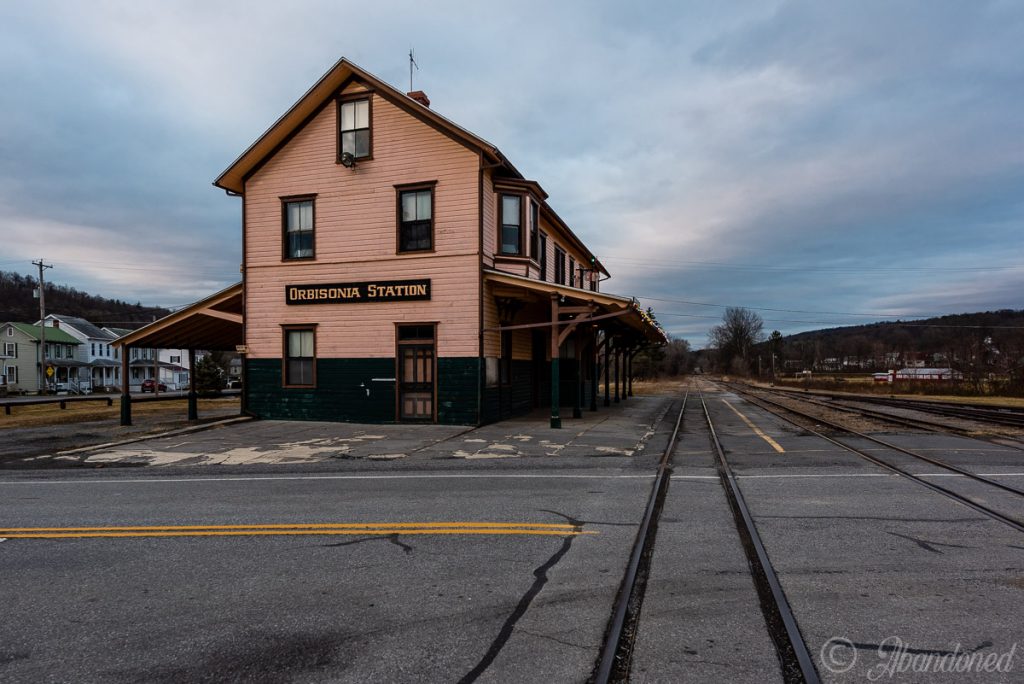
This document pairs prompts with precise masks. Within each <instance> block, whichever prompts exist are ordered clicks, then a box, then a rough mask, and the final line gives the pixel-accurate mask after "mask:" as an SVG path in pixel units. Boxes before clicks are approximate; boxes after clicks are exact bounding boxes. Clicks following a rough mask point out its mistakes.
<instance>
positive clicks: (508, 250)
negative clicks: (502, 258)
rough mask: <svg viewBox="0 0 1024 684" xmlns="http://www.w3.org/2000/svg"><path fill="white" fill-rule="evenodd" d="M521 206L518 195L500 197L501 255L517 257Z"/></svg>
mask: <svg viewBox="0 0 1024 684" xmlns="http://www.w3.org/2000/svg"><path fill="white" fill-rule="evenodd" d="M522 206H523V198H522V197H520V196H519V195H502V196H501V253H502V254H512V255H518V254H522V253H523V249H522Z"/></svg>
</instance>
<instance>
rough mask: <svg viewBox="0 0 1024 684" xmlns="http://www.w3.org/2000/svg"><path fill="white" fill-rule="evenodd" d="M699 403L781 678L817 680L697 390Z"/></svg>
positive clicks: (702, 398) (784, 679)
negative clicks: (776, 657)
mask: <svg viewBox="0 0 1024 684" xmlns="http://www.w3.org/2000/svg"><path fill="white" fill-rule="evenodd" d="M700 404H701V408H702V409H703V411H704V418H705V420H706V421H707V426H708V431H709V432H710V435H711V445H712V446H713V447H714V450H715V456H716V461H715V465H716V467H717V469H718V476H719V479H720V480H721V482H722V487H723V488H724V489H725V494H726V498H727V499H728V501H729V507H730V508H731V509H732V512H733V518H734V520H735V521H736V529H737V531H738V532H739V535H740V541H741V542H742V544H743V549H744V552H745V553H746V555H747V563H748V564H749V565H750V569H751V573H752V575H753V579H754V586H755V587H756V588H757V593H758V596H759V597H760V599H761V612H762V614H763V615H764V619H765V623H766V624H767V625H768V631H769V634H770V636H771V637H772V642H773V643H774V646H775V652H776V654H777V655H778V657H779V664H780V666H781V668H782V678H783V681H785V682H793V683H796V682H806V683H807V684H817V683H818V682H820V681H821V680H820V679H819V677H818V672H817V670H816V669H815V667H814V659H813V658H812V657H811V654H810V651H809V650H808V648H807V644H806V643H805V642H804V639H803V636H802V635H801V634H800V628H799V626H798V625H797V622H796V617H794V615H793V610H792V608H790V606H789V601H788V599H787V598H786V594H785V593H784V592H783V591H782V585H781V584H780V583H779V578H778V575H777V574H776V573H775V569H774V567H772V563H771V560H770V559H769V557H768V552H767V551H766V550H765V548H764V542H762V541H761V535H760V534H759V533H758V531H757V527H756V526H755V525H754V518H753V516H752V515H751V513H750V509H749V508H748V507H747V503H746V500H745V499H744V498H743V492H742V491H740V488H739V485H738V484H737V482H736V475H735V473H733V470H732V466H731V465H730V464H729V459H728V458H727V457H726V455H725V450H724V449H723V448H722V443H721V442H720V441H719V440H718V433H717V432H716V431H715V425H714V423H713V422H712V420H711V414H710V413H709V412H708V407H707V404H706V403H705V401H704V394H703V392H701V394H700Z"/></svg>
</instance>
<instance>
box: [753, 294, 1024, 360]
mask: <svg viewBox="0 0 1024 684" xmlns="http://www.w3.org/2000/svg"><path fill="white" fill-rule="evenodd" d="M768 344H769V343H768V342H764V343H762V344H761V345H758V348H759V352H760V353H766V352H769V349H768ZM779 346H780V347H781V349H776V350H775V352H776V354H777V357H776V358H777V359H779V360H782V361H788V362H789V365H790V366H791V367H794V366H800V367H802V368H806V369H811V368H819V369H829V370H831V369H835V370H838V369H839V367H850V366H854V367H860V368H862V369H864V370H870V369H883V368H887V367H891V366H894V365H899V363H906V362H909V361H917V362H918V363H925V364H927V365H952V366H955V367H960V368H965V367H968V366H970V367H975V368H977V369H978V370H979V371H980V370H981V369H982V368H984V369H987V370H989V371H992V372H998V371H1001V372H1014V369H1016V368H1019V367H1020V365H1021V363H1022V362H1024V310H1013V309H1003V310H999V311H982V312H978V313H964V314H952V315H948V316H938V317H935V318H926V319H920V320H914V321H886V322H882V323H869V324H866V325H851V326H845V327H841V328H825V329H821V330H810V331H807V332H802V333H796V334H794V335H787V336H785V337H783V339H782V343H781V345H779Z"/></svg>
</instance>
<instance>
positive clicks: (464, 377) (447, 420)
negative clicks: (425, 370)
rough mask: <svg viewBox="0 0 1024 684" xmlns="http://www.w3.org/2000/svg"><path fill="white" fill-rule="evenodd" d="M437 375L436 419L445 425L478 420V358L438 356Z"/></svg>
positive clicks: (470, 422) (462, 423)
mask: <svg viewBox="0 0 1024 684" xmlns="http://www.w3.org/2000/svg"><path fill="white" fill-rule="evenodd" d="M437 379H438V384H437V422H438V423H443V424H446V425H476V424H477V423H479V422H480V421H479V418H480V417H479V415H478V407H477V390H478V388H479V385H480V382H479V381H480V359H478V358H475V357H473V358H444V357H441V358H439V359H438V360H437Z"/></svg>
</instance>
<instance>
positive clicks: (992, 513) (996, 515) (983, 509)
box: [747, 394, 1024, 532]
mask: <svg viewBox="0 0 1024 684" xmlns="http://www.w3.org/2000/svg"><path fill="white" fill-rule="evenodd" d="M747 400H748V401H750V402H751V403H752V404H754V405H755V406H760V407H761V408H763V409H764V410H766V411H768V412H769V413H771V414H772V415H774V416H776V417H778V418H781V419H782V420H784V421H786V422H787V423H789V424H791V425H795V426H796V427H798V428H800V429H801V430H806V431H807V432H810V433H811V434H812V435H815V436H817V437H820V438H822V439H824V440H825V441H826V442H829V443H831V444H835V445H836V446H837V447H839V448H841V449H845V450H846V451H849V452H850V453H852V454H856V455H857V456H859V457H861V458H863V459H865V460H867V461H871V462H872V463H874V464H875V465H877V466H880V467H882V468H885V469H886V470H890V471H892V472H894V473H896V474H898V475H902V476H903V477H906V478H908V479H910V480H913V481H914V482H916V483H918V484H920V485H922V486H924V487H927V488H928V489H931V490H932V491H935V492H938V493H939V494H942V495H944V496H947V497H949V498H951V499H953V500H954V501H956V502H958V503H960V504H962V505H964V506H967V507H968V508H971V509H973V510H975V511H978V512H979V513H981V514H983V515H987V516H988V517H990V518H992V519H994V520H997V521H999V522H1001V523H1003V524H1005V525H1008V526H1010V527H1012V528H1013V529H1015V530H1017V531H1018V532H1024V522H1022V521H1020V520H1017V519H1016V518H1012V517H1010V516H1008V515H1004V514H1002V513H1000V512H999V511H997V510H994V509H991V508H989V507H988V506H985V505H983V504H979V503H977V502H976V501H974V500H973V499H970V498H968V497H966V496H964V495H963V494H959V493H957V492H955V491H953V490H951V489H946V488H945V487H942V486H940V485H937V484H935V483H933V482H929V481H928V480H926V479H924V478H923V477H919V476H917V475H914V474H913V473H911V472H909V471H907V470H904V469H903V468H900V467H899V466H895V465H893V464H891V463H889V462H887V461H883V460H882V459H880V458H875V457H874V456H872V455H871V454H868V453H867V452H865V451H861V450H860V449H857V448H856V447H852V446H850V445H849V444H844V443H843V442H840V441H838V440H836V439H832V438H831V437H829V436H827V435H824V434H822V433H820V432H818V431H817V430H812V429H810V428H807V427H805V426H803V425H801V424H799V423H797V422H796V421H795V420H793V419H791V418H787V417H786V416H784V415H782V414H781V413H779V412H778V411H775V410H772V409H771V408H769V407H768V406H765V405H764V404H768V405H770V406H776V407H778V408H781V409H782V410H784V411H789V412H790V413H795V414H796V415H798V416H803V417H804V418H810V419H812V420H815V421H817V422H819V423H825V424H827V421H823V420H820V419H819V418H816V417H814V416H810V415H808V414H806V413H803V412H802V411H798V410H796V409H794V408H790V407H788V406H784V405H782V404H779V403H778V402H774V401H771V400H770V399H764V398H762V397H753V396H752V395H749V394H748V395H747ZM835 427H836V429H838V430H841V431H843V432H852V431H851V430H848V429H847V428H844V427H842V426H835ZM853 434H859V433H853ZM990 482H991V481H990Z"/></svg>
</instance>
